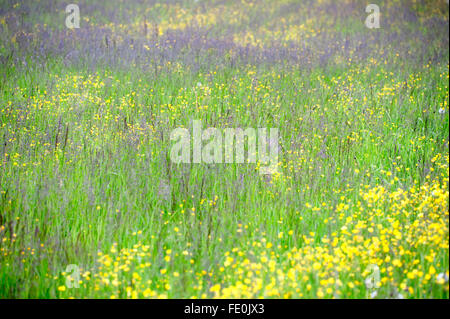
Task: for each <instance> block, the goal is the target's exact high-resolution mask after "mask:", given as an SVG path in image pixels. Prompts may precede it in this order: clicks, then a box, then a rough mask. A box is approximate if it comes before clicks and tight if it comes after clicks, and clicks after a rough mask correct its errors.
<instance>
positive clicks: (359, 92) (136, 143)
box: [0, 9, 449, 298]
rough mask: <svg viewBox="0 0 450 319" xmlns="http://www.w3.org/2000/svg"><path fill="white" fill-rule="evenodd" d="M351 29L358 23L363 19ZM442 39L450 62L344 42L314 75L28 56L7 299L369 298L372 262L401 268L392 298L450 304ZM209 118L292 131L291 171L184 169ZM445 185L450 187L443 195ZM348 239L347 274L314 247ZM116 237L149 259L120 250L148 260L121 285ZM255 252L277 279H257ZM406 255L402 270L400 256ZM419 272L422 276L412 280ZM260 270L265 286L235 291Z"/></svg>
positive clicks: (7, 220) (6, 102)
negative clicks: (71, 281) (182, 143)
mask: <svg viewBox="0 0 450 319" xmlns="http://www.w3.org/2000/svg"><path fill="white" fill-rule="evenodd" d="M122 10H124V9H122ZM155 10H156V9H155ZM174 10H175V11H176V9H174ZM167 14H170V13H167ZM447 16H448V10H447ZM30 18H33V19H34V20H33V21H39V15H37V16H34V17H30ZM42 19H43V21H47V20H48V19H50V17H43V18H42ZM136 19H138V18H136ZM317 21H322V20H321V19H318V20H317ZM446 21H447V23H448V18H447V20H446ZM351 25H352V30H347V31H348V32H349V33H350V34H352V33H353V29H356V31H358V25H357V23H356V22H355V24H351ZM338 32H340V31H338ZM434 45H435V46H436V47H437V48H438V49H439V45H440V44H438V43H434ZM12 47H13V44H11V48H12ZM3 49H4V50H6V49H5V45H4V44H3ZM8 49H9V48H8ZM433 49H434V48H430V52H431V53H432V52H433ZM440 49H441V50H445V54H444V58H443V59H441V60H439V61H434V62H429V61H431V60H425V61H423V62H421V63H419V62H418V61H415V60H411V61H409V60H407V59H404V58H403V56H397V55H396V53H398V52H397V51H396V50H392V51H390V52H389V53H388V55H387V56H385V57H384V58H381V57H378V55H377V54H375V53H374V54H373V58H374V59H375V60H376V61H374V60H370V59H369V58H367V59H366V60H359V59H358V58H356V61H355V62H348V61H346V59H347V57H344V58H342V59H341V55H340V54H339V53H336V59H337V60H338V61H341V62H337V63H336V64H331V65H328V66H326V67H324V66H321V65H313V66H312V67H310V68H304V69H302V68H300V67H292V66H291V65H282V64H258V65H252V64H245V63H242V64H239V65H238V66H231V65H226V64H225V65H223V64H221V65H219V66H217V67H216V66H214V65H211V66H209V67H208V68H201V69H200V70H198V71H194V70H193V67H192V66H189V65H184V64H182V63H180V64H178V65H177V64H176V62H173V63H171V64H170V65H167V64H166V65H163V66H161V71H159V72H158V73H157V74H156V73H155V72H153V71H152V70H151V71H149V70H148V69H143V68H142V67H140V66H139V65H138V66H133V65H129V66H127V67H120V66H115V65H107V64H105V65H102V64H99V65H97V68H96V69H94V70H93V69H92V68H91V67H89V63H88V62H89V61H84V60H83V59H81V60H80V62H79V63H77V64H75V65H73V66H67V65H66V64H65V62H64V59H63V58H61V57H59V56H50V57H48V60H47V61H46V63H45V64H39V63H38V62H33V60H31V59H30V56H27V55H25V56H26V57H27V59H28V61H29V62H28V66H27V67H24V66H23V65H20V63H12V62H10V63H4V64H2V66H1V72H2V83H1V86H0V122H1V125H0V136H1V137H2V144H1V145H0V150H1V152H0V154H1V161H0V163H1V166H0V191H1V194H0V297H2V298H59V297H63V298H66V297H71V296H73V297H76V298H84V297H97V298H109V297H110V296H112V295H113V296H115V297H122V298H125V297H135V296H136V297H158V296H159V297H169V298H189V297H203V298H204V297H213V296H217V297H220V296H231V297H256V296H264V297H275V298H284V297H294V298H298V297H302V298H305V297H306V298H317V297H327V298H331V297H336V298H341V297H344V298H367V297H368V290H367V289H366V287H365V285H364V278H365V276H366V275H367V274H365V273H364V269H366V266H367V265H368V264H374V263H376V264H378V265H379V266H380V268H381V278H386V281H385V282H382V285H381V287H380V289H379V293H378V297H381V298H395V297H398V296H399V295H398V294H399V293H400V292H401V294H402V295H403V296H404V297H408V298H448V279H447V281H446V282H444V283H440V282H438V281H437V280H436V276H437V275H438V274H440V273H446V274H447V278H448V269H449V266H448V188H447V187H448V130H449V116H448V94H449V84H448V76H449V71H448V70H449V69H448V49H447V48H445V49H444V48H443V47H441V48H440ZM6 52H9V51H6ZM431 53H430V54H431ZM2 57H3V53H2ZM198 82H200V83H201V86H198V85H197V83H198ZM440 109H443V110H444V111H445V113H444V114H440V113H439V110H440ZM197 119H201V120H202V124H203V128H206V127H217V128H226V127H242V128H245V127H252V128H257V127H269V128H270V127H273V128H279V131H280V145H281V154H280V166H279V174H276V175H275V176H272V177H265V176H262V175H260V174H259V173H258V170H257V165H255V164H216V165H207V164H181V165H177V164H174V163H172V162H171V161H170V158H169V153H170V147H171V144H172V143H171V142H170V139H169V134H170V131H171V130H173V129H175V128H177V127H186V128H190V127H191V126H192V121H193V120H197ZM439 154H440V155H439ZM436 156H438V159H437V160H436V158H435V157H436ZM433 185H434V186H433ZM375 187H383V188H384V189H385V190H386V192H387V194H396V192H399V190H402V191H405V192H409V191H411V189H415V190H416V191H415V193H418V194H421V195H420V196H422V197H418V198H415V197H414V196H415V195H413V194H414V191H412V192H411V193H409V195H408V196H406V197H405V198H403V197H401V196H400V195H399V196H400V197H399V198H400V199H402V198H403V201H402V200H400V199H399V200H398V202H396V201H397V197H395V196H394V195H392V196H393V197H389V196H388V197H386V198H385V199H384V200H383V199H379V200H375V201H374V202H370V200H366V199H365V197H364V196H365V195H366V194H368V193H370V190H371V189H373V188H375ZM420 187H423V189H422V190H420ZM167 190H168V191H167ZM436 191H439V192H441V191H442V195H440V197H439V196H437V195H436V196H435V195H430V194H435V193H433V192H436ZM439 194H440V193H439ZM433 196H434V197H433ZM381 198H382V197H381ZM428 200H430V202H429V206H426V207H429V208H423V207H421V203H425V202H426V201H428ZM341 203H342V204H343V205H345V204H346V205H348V207H346V208H344V209H343V210H341V209H339V208H338V207H339V205H340V204H341ZM365 205H367V206H365ZM377 209H379V210H377ZM349 218H350V220H349ZM396 220H398V221H399V223H400V226H399V227H400V230H401V233H402V234H403V238H401V239H398V238H396V237H395V236H396V235H395V232H393V230H394V229H395V227H393V226H392V225H393V224H394V222H395V221H396ZM359 221H360V222H361V223H363V224H364V227H362V228H358V227H357V226H356V225H357V224H358V222H359ZM415 221H417V223H418V226H417V225H415V224H414V222H415ZM414 225H415V226H414ZM343 226H345V227H347V228H348V229H349V230H350V231H351V230H352V229H356V232H355V233H353V234H355V236H356V235H361V236H362V237H363V238H364V240H369V241H370V240H373V238H374V237H378V238H380V240H381V243H382V245H381V246H380V249H381V247H382V246H383V245H386V246H387V247H388V248H389V249H388V251H382V249H381V250H380V251H379V252H375V255H371V253H370V252H369V251H370V250H371V249H372V248H370V249H369V248H367V247H365V244H363V242H358V240H357V239H354V238H353V237H352V236H349V237H348V238H347V237H345V236H347V235H345V231H344V230H343ZM416 226H417V230H416V231H415V232H414V233H413V234H417V235H413V236H412V237H410V238H409V237H408V234H411V229H415V228H414V227H416ZM354 227H355V228H354ZM369 227H374V229H375V231H374V232H369V231H367V228H369ZM427 234H429V236H430V237H427V236H428V235H427ZM431 234H433V235H434V234H436V236H437V237H436V238H434V237H431ZM390 236H392V237H390ZM333 238H337V239H339V243H338V245H337V246H338V247H351V248H352V247H354V249H355V251H356V252H357V253H355V255H354V256H353V257H348V256H351V253H348V254H349V255H346V256H347V257H348V258H349V259H348V260H347V259H345V258H344V259H342V262H344V260H345V265H341V266H342V269H341V268H339V267H340V266H339V267H338V265H339V260H338V259H339V258H338V259H336V260H335V261H333V265H334V266H333V267H332V268H326V259H325V258H324V259H323V260H319V261H317V260H315V259H314V258H316V257H311V259H308V257H307V256H309V255H308V254H309V253H310V256H318V255H317V254H319V255H320V254H321V253H322V252H321V250H320V249H325V250H326V249H331V247H332V246H331V244H329V242H328V241H327V239H328V240H329V239H331V240H333ZM267 243H271V244H270V245H267ZM115 245H116V246H115ZM135 245H138V246H135ZM143 246H148V247H145V248H142V247H143ZM111 247H117V250H119V251H120V249H125V250H127V249H131V255H132V256H134V257H133V258H130V259H129V263H128V264H127V263H126V258H125V259H124V258H122V259H121V260H119V264H121V263H122V262H123V263H124V265H127V267H129V268H130V269H129V270H126V271H125V270H121V274H120V276H119V279H120V283H119V284H118V285H117V286H115V285H113V284H111V283H109V282H108V283H106V282H105V281H102V280H101V277H102V276H103V275H102V273H103V274H104V273H107V272H111V273H113V272H114V271H112V270H111V269H112V268H110V267H112V266H109V264H108V263H107V264H105V261H104V259H101V258H100V255H99V254H98V253H99V252H101V253H102V254H109V255H111V256H116V255H117V254H118V253H117V252H115V251H114V250H113V251H112V252H111V251H110V249H111ZM133 247H134V249H136V250H135V251H134V252H133V251H132V249H133ZM333 247H334V246H333ZM310 248H311V250H309V249H310ZM302 249H304V250H302ZM333 249H334V248H333ZM333 249H332V250H330V251H332V252H333V253H334V254H336V255H335V256H340V254H341V252H340V251H336V250H333ZM342 249H344V248H342ZM349 249H350V248H349ZM352 249H353V248H352ZM168 250H170V252H168ZM300 250H302V255H301V256H303V257H302V258H299V259H296V257H295V253H296V252H297V251H300ZM401 251H403V253H401ZM405 251H406V253H404V252H405ZM141 252H142V256H141V257H142V258H141V260H140V259H139V258H138V255H139V254H140V253H141ZM358 252H359V253H358ZM147 253H148V254H147ZM133 254H135V255H133ZM166 256H170V258H165V257H166ZM229 256H232V258H233V262H227V258H228V257H229ZM263 256H267V260H266V262H265V260H264V259H261V258H262V257H263ZM321 256H322V255H321ZM386 256H389V260H388V261H386V260H387V259H386ZM247 257H248V259H249V260H250V262H251V263H255V264H259V265H260V266H261V267H262V268H261V269H262V270H260V273H259V274H258V272H257V271H256V270H255V269H256V268H255V269H252V270H251V274H249V271H250V270H249V269H250V268H246V265H247V263H248V262H246V261H245V258H247ZM374 258H375V259H374ZM395 259H399V260H401V261H402V265H401V266H395V265H394V266H392V260H395ZM271 260H272V261H273V262H274V264H273V265H272V266H271V265H270V263H269V261H271ZM415 260H417V262H416V261H415ZM302 261H303V262H306V264H305V265H304V264H303V263H302ZM309 262H311V264H310V265H309ZM315 262H319V263H322V262H323V264H322V265H321V266H320V267H322V268H317V267H316V266H315ZM145 263H150V264H149V265H148V264H147V265H145ZM71 264H75V265H78V266H79V267H81V268H82V273H84V272H85V271H90V274H89V275H85V276H82V281H83V283H82V284H81V287H80V288H78V289H69V288H67V287H66V286H65V280H66V277H65V276H66V275H67V274H65V269H66V267H67V266H68V265H71ZM141 264H144V266H143V267H142V268H139V265H141ZM297 264H298V265H299V266H298V267H299V268H296V267H297V266H296V265H297ZM233 265H235V267H233ZM308 265H309V266H308ZM221 267H224V268H223V269H221ZM255 267H257V266H255ZM258 267H259V266H258ZM266 267H267V268H266ZM272 267H273V269H272ZM389 267H394V269H393V270H389ZM431 267H433V269H435V273H434V272H433V271H432V270H430V269H431ZM291 268H292V269H295V271H294V274H291V275H292V276H293V277H290V276H291V275H288V274H289V269H291ZM305 268H306V269H308V271H304V269H305ZM239 269H241V270H239ZM383 269H384V271H383ZM414 269H416V270H417V271H419V272H423V274H422V276H415V277H413V278H409V277H408V273H410V272H412V271H413V270H414ZM278 270H279V271H280V272H281V273H284V275H281V274H280V272H277V271H278ZM165 271H166V272H165ZM133 273H136V274H137V276H136V275H133ZM428 273H430V274H432V277H430V278H428V279H425V277H426V274H428ZM322 274H323V276H322ZM284 276H287V277H286V278H285V277H284ZM411 276H412V275H411ZM86 277H87V278H86ZM246 278H251V279H252V282H251V283H248V282H246V280H245V279H246ZM255 278H256V279H255ZM305 278H306V279H305ZM323 278H328V279H329V278H334V279H333V280H336V278H337V279H339V280H340V281H341V282H342V285H340V286H337V285H336V286H335V283H334V282H333V283H331V281H330V282H329V283H325V284H324V283H323V282H321V280H322V279H323ZM149 280H151V282H149ZM258 280H261V288H259V289H256V288H255V289H256V290H255V291H256V292H255V291H254V292H252V293H250V292H249V293H248V295H246V294H244V293H243V294H242V295H239V294H237V293H236V292H235V291H239V290H242V291H247V290H248V291H250V290H251V289H253V288H249V287H256V286H255V285H257V284H258ZM272 280H274V282H278V283H282V284H279V286H278V289H279V290H274V289H275V288H277V284H274V283H273V282H272ZM238 282H240V284H239V283H238ZM294 283H298V285H297V284H294ZM216 284H220V285H221V289H222V290H220V289H219V290H218V291H220V293H218V294H217V295H215V293H214V291H215V290H214V288H213V289H212V290H211V288H212V287H214V285H216ZM241 285H246V288H242V286H241ZM61 287H66V288H65V289H64V288H61ZM128 287H129V288H128ZM225 287H229V290H228V291H227V290H223V289H224V288H225ZM330 287H333V289H332V291H327V288H330ZM147 288H149V289H151V291H155V292H156V293H155V294H151V293H150V292H148V291H147V293H146V292H145V291H146V289H147ZM246 289H247V290H246ZM330 289H331V288H330Z"/></svg>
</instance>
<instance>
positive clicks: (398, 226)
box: [69, 155, 449, 298]
mask: <svg viewBox="0 0 450 319" xmlns="http://www.w3.org/2000/svg"><path fill="white" fill-rule="evenodd" d="M437 159H440V160H437ZM434 161H435V164H436V169H437V170H439V172H441V173H440V175H438V176H437V177H436V178H435V179H433V180H430V181H428V182H426V183H424V184H423V185H421V186H420V187H419V186H417V187H411V188H409V189H407V190H405V189H401V188H398V189H393V190H389V189H387V188H385V187H383V186H376V187H371V188H370V187H369V188H367V189H364V190H361V191H360V199H359V200H357V201H356V202H354V201H348V200H347V199H346V198H344V196H343V197H342V198H341V202H340V203H339V204H337V205H336V206H335V216H331V217H329V218H327V221H326V224H327V225H328V226H330V229H334V231H331V230H330V233H329V234H328V235H325V236H321V237H319V236H317V235H316V234H315V233H314V232H311V233H309V234H304V235H302V236H301V237H300V238H296V242H297V245H294V247H289V248H288V249H286V247H287V246H286V245H280V244H278V245H277V244H272V243H271V242H269V241H267V240H266V238H264V237H263V238H261V240H260V241H257V242H256V241H255V242H253V243H252V244H251V245H250V246H249V247H243V248H234V249H233V250H232V251H231V252H226V253H224V255H223V260H222V262H220V263H218V264H217V265H214V266H212V269H209V270H208V271H207V270H203V271H200V272H197V273H195V274H193V271H192V270H189V271H188V272H186V273H183V271H182V270H181V269H177V265H183V264H186V263H185V260H184V259H185V258H189V257H188V255H189V253H188V252H187V251H184V252H182V253H175V252H173V251H172V250H171V249H164V250H163V252H162V253H161V252H159V253H157V254H156V255H152V253H150V251H151V249H152V248H151V247H150V246H149V245H144V244H142V243H141V242H139V243H137V244H136V245H134V246H133V247H131V248H122V249H120V250H119V249H118V248H117V245H116V244H114V245H113V246H112V247H111V249H110V251H109V252H108V253H101V252H100V253H99V254H98V257H99V258H98V264H99V268H98V269H97V270H96V271H94V272H93V273H92V274H91V273H90V272H86V273H84V274H83V275H82V276H83V277H84V281H82V282H84V284H82V286H83V287H84V288H86V289H88V290H89V291H90V294H94V295H96V294H97V293H99V294H101V295H103V296H104V294H105V292H108V293H109V294H110V295H109V296H110V297H111V298H168V297H171V296H174V295H176V291H179V290H180V289H184V288H182V286H181V285H183V278H184V276H186V275H187V274H193V276H194V277H195V278H196V280H195V284H194V285H193V286H192V287H191V288H192V289H193V291H192V297H193V298H197V297H200V298H206V297H215V298H259V297H263V298H270V297H273V298H302V297H303V298H304V297H312V298H348V297H353V298H354V297H359V298H367V297H372V298H373V297H376V296H380V297H382V298H406V297H416V298H420V297H424V296H427V295H429V292H430V291H431V290H433V291H434V292H435V294H434V295H435V296H439V295H442V296H445V294H448V289H449V286H448V276H449V270H448V249H449V228H448V226H449V225H448V222H449V220H448V217H449V213H448V198H449V193H448V182H449V177H448V176H449V174H448V173H449V171H448V155H446V156H444V157H442V156H441V155H437V156H436V157H435V158H434ZM318 216H319V215H318ZM321 222H323V221H321ZM332 226H333V227H332ZM292 236H294V235H293V232H292V231H290V232H289V233H288V234H283V233H279V234H278V239H279V240H280V243H282V242H283V240H284V239H285V237H292ZM180 258H181V259H183V260H180ZM178 261H180V262H178ZM192 262H193V260H192V259H191V263H192ZM155 267H156V268H155ZM155 269H156V270H158V271H155ZM177 270H178V271H177ZM375 272H377V273H378V274H377V275H374V273H375ZM155 274H156V275H155ZM149 276H154V277H149ZM376 276H378V280H375V279H373V278H376ZM69 279H70V278H69ZM368 280H369V281H370V280H375V281H374V282H373V285H372V286H368ZM88 296H89V293H88Z"/></svg>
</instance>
